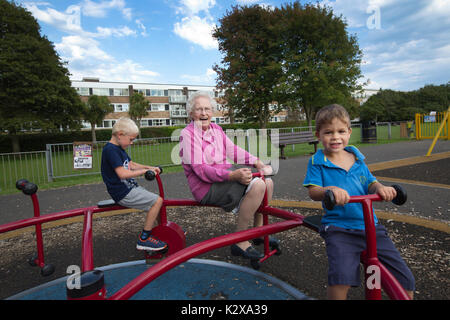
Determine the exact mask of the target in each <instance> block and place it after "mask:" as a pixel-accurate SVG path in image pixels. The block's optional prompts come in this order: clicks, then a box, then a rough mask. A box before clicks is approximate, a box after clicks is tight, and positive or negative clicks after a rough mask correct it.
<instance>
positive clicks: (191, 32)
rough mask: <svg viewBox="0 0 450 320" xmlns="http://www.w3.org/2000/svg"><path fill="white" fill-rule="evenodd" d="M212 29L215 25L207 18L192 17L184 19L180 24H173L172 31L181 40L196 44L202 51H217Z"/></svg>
mask: <svg viewBox="0 0 450 320" xmlns="http://www.w3.org/2000/svg"><path fill="white" fill-rule="evenodd" d="M214 27H215V24H214V23H212V22H210V21H209V19H208V18H200V17H198V16H192V17H184V18H183V19H182V20H181V22H177V23H175V25H174V29H173V31H174V32H175V34H177V35H178V36H180V37H181V38H183V39H186V40H188V41H190V42H192V43H195V44H198V45H199V46H201V47H202V48H204V49H217V47H218V44H217V41H216V40H215V39H214V38H213V36H212V32H213V28H214Z"/></svg>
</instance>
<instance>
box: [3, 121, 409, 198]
mask: <svg viewBox="0 0 450 320" xmlns="http://www.w3.org/2000/svg"><path fill="white" fill-rule="evenodd" d="M399 128H400V124H391V123H380V124H377V135H378V139H379V140H380V139H381V140H384V139H396V138H400V129H399ZM352 129H353V133H352V136H351V139H350V144H357V143H359V142H361V126H360V124H354V125H352ZM275 130H277V131H278V132H280V133H281V132H297V131H314V128H312V127H295V128H277V129H267V130H227V131H226V133H227V135H228V136H229V137H230V138H231V139H233V142H234V143H236V144H237V145H239V146H240V147H242V148H244V149H246V150H247V151H250V153H252V154H255V152H256V153H257V154H255V155H258V156H261V154H262V152H261V150H260V147H261V141H262V140H260V138H259V137H260V136H261V135H262V134H264V136H266V137H267V138H266V139H268V140H267V141H270V136H271V134H272V131H274V132H275ZM177 133H178V134H179V131H178V132H175V134H174V135H172V137H164V138H148V139H138V140H136V141H135V142H134V144H133V145H131V146H130V147H129V148H128V149H127V153H128V154H129V155H130V157H131V159H133V161H135V162H138V163H142V164H149V165H154V166H156V165H160V166H162V167H167V166H174V165H178V164H179V162H177V161H175V162H174V161H173V160H174V159H176V158H177V157H176V156H177V155H178V150H179V149H178V146H179V142H178V140H179V136H178V135H177ZM252 139H253V140H252ZM255 141H256V146H255V143H254V142H255ZM105 144H106V141H99V142H97V143H95V144H93V148H92V152H93V154H92V159H93V161H92V168H91V169H74V155H73V144H72V143H58V144H48V145H47V147H46V150H45V151H36V152H21V153H6V154H0V193H5V192H11V191H13V190H14V189H15V183H16V181H17V180H18V179H22V178H24V179H27V180H29V181H32V182H35V183H38V184H46V183H47V184H48V183H49V182H52V181H53V180H54V179H59V178H67V177H74V176H82V175H96V174H97V175H98V174H100V166H101V153H102V149H103V146H104V145H105ZM268 146H269V150H268V153H267V150H265V151H266V153H265V154H263V156H262V157H261V158H262V159H263V160H265V159H267V157H271V156H272V154H273V153H274V152H276V151H277V150H276V148H275V149H273V146H271V144H270V143H268ZM310 149H312V146H310V145H308V144H299V145H292V146H289V147H287V148H285V152H286V155H287V156H289V155H296V154H302V153H305V154H308V153H309V152H312V151H313V150H310ZM265 157H266V158H265Z"/></svg>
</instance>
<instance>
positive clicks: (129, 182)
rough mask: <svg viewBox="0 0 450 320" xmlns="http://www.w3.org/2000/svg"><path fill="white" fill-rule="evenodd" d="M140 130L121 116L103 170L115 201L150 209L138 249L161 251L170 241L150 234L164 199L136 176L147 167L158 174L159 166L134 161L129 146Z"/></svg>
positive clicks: (114, 128)
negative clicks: (139, 183) (143, 184)
mask: <svg viewBox="0 0 450 320" xmlns="http://www.w3.org/2000/svg"><path fill="white" fill-rule="evenodd" d="M138 133H139V129H138V127H137V126H136V124H135V123H134V121H133V120H131V119H129V118H120V119H119V120H118V121H117V122H116V123H115V124H114V126H113V128H112V136H111V140H109V142H108V143H107V144H106V145H105V146H104V147H103V151H102V163H101V171H102V178H103V181H104V182H105V184H106V188H107V190H108V193H109V195H110V196H111V198H113V200H114V201H115V202H116V203H118V204H120V205H122V206H124V207H127V208H133V209H139V210H143V211H145V212H147V216H146V218H145V223H144V229H143V230H142V232H141V235H140V236H139V239H138V242H137V245H136V248H137V249H138V250H147V251H160V250H163V249H166V248H167V244H166V243H165V242H163V241H160V240H159V239H157V238H155V237H153V236H152V235H151V233H152V228H153V224H154V223H155V220H156V218H157V217H158V215H159V211H160V210H161V207H162V204H163V200H162V198H161V197H159V196H158V195H156V194H154V193H152V192H150V191H147V190H146V189H144V188H143V187H141V186H139V185H138V183H137V182H136V180H135V179H134V178H136V177H138V176H142V175H144V174H145V173H146V172H147V171H148V170H153V171H154V172H155V173H159V172H160V170H159V168H157V167H151V166H146V165H142V164H139V163H136V162H133V161H131V158H130V157H129V156H128V154H127V153H126V151H125V150H126V148H128V147H129V146H130V145H132V144H133V141H134V140H135V139H136V137H137V135H138Z"/></svg>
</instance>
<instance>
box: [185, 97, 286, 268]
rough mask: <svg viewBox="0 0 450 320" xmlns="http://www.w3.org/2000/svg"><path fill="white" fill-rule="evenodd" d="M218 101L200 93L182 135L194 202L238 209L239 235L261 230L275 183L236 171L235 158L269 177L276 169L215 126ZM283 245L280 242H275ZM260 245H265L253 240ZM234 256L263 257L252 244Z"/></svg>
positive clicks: (247, 170)
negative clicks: (262, 209) (251, 229)
mask: <svg viewBox="0 0 450 320" xmlns="http://www.w3.org/2000/svg"><path fill="white" fill-rule="evenodd" d="M215 106H216V102H215V100H214V99H213V98H212V97H211V96H210V95H209V93H207V92H195V93H194V94H193V95H192V96H191V97H190V98H189V101H188V103H187V107H186V109H187V113H188V115H189V117H190V118H191V123H190V124H189V125H187V126H186V128H184V129H183V130H182V132H181V137H180V145H181V150H180V156H181V159H182V164H183V168H184V172H185V174H186V177H187V179H188V184H189V187H190V189H191V192H192V194H193V196H194V198H195V199H196V200H197V201H199V202H200V203H201V204H204V205H216V206H219V207H221V208H223V209H224V210H225V211H227V212H229V211H237V212H238V215H237V227H236V231H242V230H246V229H248V228H249V225H250V224H251V223H252V220H253V225H254V226H261V225H262V223H263V220H262V215H261V214H260V213H256V210H257V209H258V208H259V206H260V205H261V201H262V200H263V197H264V193H265V191H266V188H267V195H268V199H269V201H270V199H271V197H272V194H273V182H272V180H271V179H269V178H267V179H265V181H264V180H262V179H259V178H253V177H252V171H251V169H250V168H248V167H245V168H240V169H236V170H232V164H231V163H230V162H228V161H227V158H228V159H233V161H234V162H236V163H237V164H244V165H247V166H253V167H255V168H256V169H257V170H259V171H260V172H261V173H263V174H270V173H271V172H272V168H271V167H270V166H268V165H265V164H264V163H263V162H262V161H260V160H259V159H258V158H257V157H255V156H253V155H251V154H249V153H248V152H246V151H245V150H244V149H242V148H240V147H238V146H236V145H235V144H234V143H233V142H232V141H231V140H230V139H229V138H228V137H227V136H226V134H225V133H224V131H223V130H222V128H221V127H220V126H218V125H217V124H215V123H211V117H212V115H213V110H214V109H215ZM276 242H278V240H276V239H275V238H271V239H270V243H271V244H274V243H276ZM253 243H254V244H255V245H258V244H261V243H263V241H262V239H254V240H253ZM231 254H232V255H235V256H242V257H244V258H246V259H252V260H253V259H260V258H261V257H262V256H263V255H262V254H261V253H260V252H258V251H257V250H256V249H255V248H254V247H253V246H252V245H251V243H250V242H249V241H243V242H239V243H237V244H234V245H232V246H231Z"/></svg>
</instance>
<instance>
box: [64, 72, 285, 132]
mask: <svg viewBox="0 0 450 320" xmlns="http://www.w3.org/2000/svg"><path fill="white" fill-rule="evenodd" d="M72 87H74V88H75V90H76V91H77V92H78V94H79V95H80V97H81V100H82V101H84V102H86V101H87V100H88V98H89V96H91V95H98V96H106V97H108V100H109V101H110V102H111V105H112V106H113V107H114V112H113V113H110V114H108V115H107V116H106V117H105V119H104V120H103V124H102V125H101V126H98V128H111V127H112V126H113V125H114V123H115V120H117V119H119V118H120V117H123V116H128V110H129V107H130V96H131V95H132V94H133V93H134V92H141V93H142V94H143V95H144V97H145V99H146V100H148V101H149V108H148V111H147V116H146V117H144V118H143V119H142V120H141V127H157V126H173V125H184V124H186V123H188V122H189V120H188V115H187V113H186V102H187V99H188V96H189V95H190V94H191V93H192V92H195V91H207V92H209V93H210V95H211V97H214V98H215V99H216V101H217V110H215V111H214V113H213V118H212V121H213V122H215V123H219V124H220V123H229V119H228V118H227V117H226V110H224V107H223V105H222V103H221V102H223V100H221V96H222V94H221V93H220V92H219V91H217V89H216V88H215V87H214V86H198V85H176V84H152V83H131V82H105V81H100V79H98V78H83V79H82V80H72ZM285 119H286V115H285V113H284V112H282V113H280V114H277V115H274V116H273V117H272V119H271V121H274V122H278V121H285ZM236 122H240V121H239V120H236ZM84 126H85V127H86V128H90V124H89V123H87V122H86V123H84Z"/></svg>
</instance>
